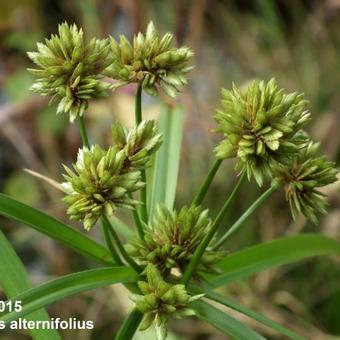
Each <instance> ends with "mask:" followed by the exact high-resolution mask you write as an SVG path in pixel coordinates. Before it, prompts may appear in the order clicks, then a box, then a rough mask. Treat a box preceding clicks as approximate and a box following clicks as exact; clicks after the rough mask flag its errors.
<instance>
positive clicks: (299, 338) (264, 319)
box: [193, 287, 305, 340]
mask: <svg viewBox="0 0 340 340" xmlns="http://www.w3.org/2000/svg"><path fill="white" fill-rule="evenodd" d="M193 292H194V293H195V294H197V293H199V294H201V293H204V296H205V297H206V298H208V299H210V300H213V301H215V302H218V303H220V304H222V305H224V306H226V307H229V308H231V309H234V310H236V311H237V312H239V313H242V314H244V315H247V316H249V317H250V318H252V319H254V320H256V321H258V322H259V323H261V324H263V325H265V326H267V327H269V328H272V329H274V330H275V331H277V332H278V333H280V334H283V335H286V336H287V337H289V338H291V339H294V340H303V339H305V338H304V337H302V336H300V335H298V334H296V333H294V332H293V331H291V330H289V329H288V328H286V327H284V326H282V325H280V324H278V323H277V322H275V321H273V320H271V319H269V318H267V317H266V316H264V315H262V314H260V313H257V312H255V311H253V310H251V309H249V308H247V307H245V306H242V305H240V304H238V303H236V302H234V301H231V300H229V299H227V298H225V297H224V296H223V295H221V294H218V293H216V292H213V291H211V290H210V289H209V288H208V289H201V288H197V287H193Z"/></svg>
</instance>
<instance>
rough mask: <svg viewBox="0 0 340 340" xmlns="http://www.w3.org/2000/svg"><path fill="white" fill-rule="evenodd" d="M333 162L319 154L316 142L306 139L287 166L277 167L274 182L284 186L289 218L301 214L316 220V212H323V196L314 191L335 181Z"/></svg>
mask: <svg viewBox="0 0 340 340" xmlns="http://www.w3.org/2000/svg"><path fill="white" fill-rule="evenodd" d="M337 173H338V170H337V169H336V168H335V163H333V162H329V161H327V159H326V157H325V156H320V154H319V143H313V142H311V141H310V142H309V143H308V145H307V147H306V148H304V149H303V150H302V151H301V152H300V153H299V154H298V155H297V157H296V158H294V160H293V162H292V164H291V165H289V166H278V167H277V173H276V176H277V177H276V178H275V181H276V182H278V183H279V184H281V185H282V186H283V187H284V190H285V193H286V199H287V201H288V202H289V205H290V208H291V212H292V215H293V218H295V217H296V216H297V214H298V213H301V212H302V213H303V214H304V215H305V216H306V217H307V218H308V219H309V220H311V221H312V222H313V223H315V224H316V223H317V216H316V213H322V214H326V205H327V202H326V200H325V195H324V194H323V193H322V192H320V191H319V190H317V188H319V187H323V186H325V185H328V184H330V183H333V182H335V181H336V180H337Z"/></svg>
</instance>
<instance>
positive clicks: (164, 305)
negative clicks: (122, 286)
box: [130, 264, 203, 340]
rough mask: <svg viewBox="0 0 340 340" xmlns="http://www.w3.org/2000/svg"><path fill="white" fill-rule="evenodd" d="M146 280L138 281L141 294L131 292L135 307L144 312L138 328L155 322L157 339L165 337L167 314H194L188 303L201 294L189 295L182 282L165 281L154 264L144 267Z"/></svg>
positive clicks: (143, 328) (180, 316) (177, 316)
mask: <svg viewBox="0 0 340 340" xmlns="http://www.w3.org/2000/svg"><path fill="white" fill-rule="evenodd" d="M144 272H145V275H146V281H139V282H138V287H139V289H140V290H141V293H142V294H131V295H130V298H131V300H132V301H134V302H135V304H136V308H137V309H138V310H139V311H140V312H142V313H143V314H144V317H143V320H142V323H141V325H140V328H139V329H140V330H145V329H147V328H149V327H150V326H151V324H152V323H153V322H155V326H156V332H157V333H156V334H157V339H158V340H164V339H166V335H167V320H168V317H169V316H172V317H174V318H177V319H182V318H184V317H186V316H191V315H194V314H195V312H194V310H193V309H191V308H189V304H190V303H191V302H193V301H195V300H198V299H200V298H201V297H202V296H203V294H200V295H194V296H192V295H189V294H188V292H187V291H186V289H185V286H184V285H182V284H171V283H168V282H165V281H164V279H163V277H162V276H161V274H160V272H159V271H158V270H157V268H156V266H154V265H153V264H148V265H147V267H146V268H145V271H144Z"/></svg>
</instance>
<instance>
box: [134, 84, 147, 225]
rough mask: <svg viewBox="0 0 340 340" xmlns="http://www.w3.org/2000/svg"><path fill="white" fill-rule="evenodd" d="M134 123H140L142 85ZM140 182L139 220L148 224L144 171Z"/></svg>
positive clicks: (136, 103) (137, 99)
mask: <svg viewBox="0 0 340 340" xmlns="http://www.w3.org/2000/svg"><path fill="white" fill-rule="evenodd" d="M135 121H136V125H138V124H140V123H141V122H142V84H138V87H137V92H136V98H135ZM141 179H142V182H144V183H145V186H144V187H143V188H141V190H140V201H141V203H142V204H141V207H140V212H141V219H142V221H143V222H144V223H148V209H147V204H146V202H147V188H146V174H145V170H144V169H143V170H142V171H141Z"/></svg>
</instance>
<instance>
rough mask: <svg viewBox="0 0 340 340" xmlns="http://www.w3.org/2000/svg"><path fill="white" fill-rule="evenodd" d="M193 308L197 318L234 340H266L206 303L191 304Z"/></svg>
mask: <svg viewBox="0 0 340 340" xmlns="http://www.w3.org/2000/svg"><path fill="white" fill-rule="evenodd" d="M191 307H192V308H193V309H194V310H195V312H196V316H197V317H198V318H199V319H201V320H203V321H205V322H207V323H209V324H211V325H212V326H214V327H215V328H217V329H219V330H220V331H221V332H222V333H224V334H226V335H230V336H231V337H233V338H234V339H242V340H264V339H265V338H264V337H263V336H262V335H260V334H258V333H257V332H255V331H254V330H252V329H251V328H249V327H248V326H246V325H244V324H243V323H241V322H240V321H238V320H236V319H234V318H233V317H231V316H230V315H228V314H227V313H225V312H223V311H221V310H219V309H218V308H216V307H214V306H212V305H210V304H208V303H206V302H204V301H195V302H193V303H192V304H191Z"/></svg>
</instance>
